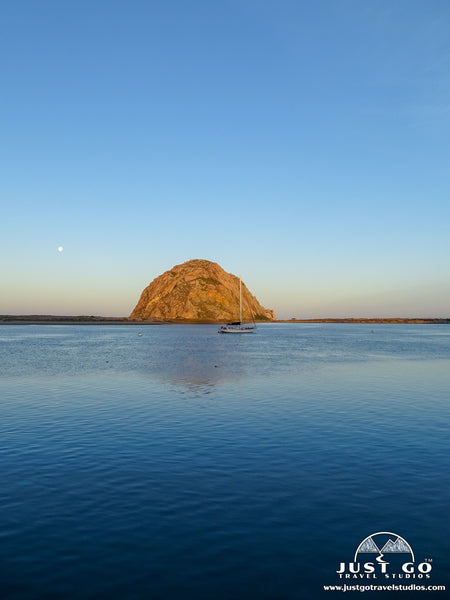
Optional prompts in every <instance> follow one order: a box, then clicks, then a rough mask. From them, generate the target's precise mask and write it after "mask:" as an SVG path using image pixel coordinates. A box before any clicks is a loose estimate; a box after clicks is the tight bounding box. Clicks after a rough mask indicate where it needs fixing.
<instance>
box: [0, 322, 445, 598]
mask: <svg viewBox="0 0 450 600" xmlns="http://www.w3.org/2000/svg"><path fill="white" fill-rule="evenodd" d="M449 391H450V327H449V326H448V325H384V324H383V325H381V324H378V325H367V324H263V325H260V326H258V328H257V331H256V332H255V333H254V334H251V335H218V334H217V326H214V325H155V326H144V325H3V326H0V598H5V599H13V600H22V599H24V600H29V599H35V598H36V599H38V598H39V599H40V598H42V599H69V600H70V599H74V600H78V599H80V600H81V599H91V598H92V599H96V598H105V599H111V600H116V599H117V600H118V599H139V600H141V599H142V600H144V599H145V600H147V599H150V600H152V599H155V600H159V599H164V600H165V599H167V600H172V599H174V600H179V599H180V600H181V599H182V600H184V599H193V600H197V599H198V600H204V599H205V600H209V599H211V600H215V599H227V600H228V599H236V600H241V599H242V600H245V599H250V600H253V599H258V600H266V599H274V600H276V599H280V600H285V599H286V600H291V599H300V600H309V599H314V598H333V597H336V595H337V597H339V596H340V594H341V593H342V591H338V590H331V589H325V587H326V586H339V585H343V584H344V583H345V584H346V585H347V586H351V585H355V584H360V585H365V586H370V585H375V584H376V585H385V586H387V585H389V584H402V585H405V586H406V585H410V586H417V588H416V589H414V588H413V587H410V590H409V591H404V592H398V593H399V594H400V597H404V598H416V597H417V598H427V597H430V598H431V597H432V598H446V597H450V591H449V590H450V577H449V573H450V531H449V506H450V469H449V463H450V458H449V457H450V442H449V431H450V428H449V423H450V402H449V395H450V394H449ZM377 532H387V533H388V534H389V535H390V537H391V538H392V537H393V536H392V535H391V533H392V534H395V535H397V536H401V538H402V539H404V540H406V541H407V542H408V544H409V545H410V547H411V548H412V549H413V551H414V561H411V562H413V566H412V567H411V568H412V569H413V572H411V573H409V574H406V573H404V572H403V571H401V570H398V569H397V570H394V571H392V570H389V569H388V570H387V574H388V575H389V577H386V574H383V573H382V572H380V569H379V567H380V564H378V563H377V562H376V556H377V554H374V555H370V554H366V555H365V556H364V561H372V562H373V563H374V565H375V567H376V572H375V577H372V576H371V575H372V574H371V573H364V572H363V569H362V567H361V571H360V573H359V574H357V575H356V576H355V574H354V573H349V568H350V567H349V563H352V562H353V561H354V556H355V551H356V549H357V548H358V545H359V544H360V543H361V542H362V540H364V539H365V538H366V537H367V536H370V535H372V534H375V533H377ZM386 535H387V534H386ZM374 539H375V538H374ZM395 539H396V538H395V537H393V541H395ZM391 556H392V555H391ZM384 557H385V559H386V557H387V555H386V554H385V555H384ZM405 557H406V555H405V556H404V558H405ZM388 558H389V557H388ZM408 560H409V559H408ZM364 561H361V562H364ZM342 563H344V564H345V571H346V574H345V575H343V577H344V578H343V577H340V576H339V574H338V573H337V571H338V570H340V568H341V564H342ZM423 565H428V566H423ZM419 569H420V570H419ZM353 570H356V568H355V567H353ZM421 571H423V572H421ZM346 575H348V577H346ZM360 575H363V577H361V576H360ZM407 575H409V576H407ZM345 577H346V578H345ZM419 586H436V587H443V586H446V587H447V591H443V590H440V591H437V590H433V591H431V588H428V589H425V590H419V589H418V587H419ZM361 591H362V590H359V591H354V592H353V591H351V590H349V591H348V592H347V594H350V595H354V596H356V595H358V594H360V592H361ZM365 593H366V594H369V596H370V597H375V598H385V597H386V598H393V597H394V595H395V594H393V593H392V590H387V589H386V590H384V591H382V590H380V589H379V590H377V591H371V590H369V589H367V590H365Z"/></svg>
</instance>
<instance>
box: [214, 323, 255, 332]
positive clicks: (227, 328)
mask: <svg viewBox="0 0 450 600" xmlns="http://www.w3.org/2000/svg"><path fill="white" fill-rule="evenodd" d="M254 331H255V327H253V326H252V325H249V326H245V325H222V327H221V328H220V329H219V333H253V332H254Z"/></svg>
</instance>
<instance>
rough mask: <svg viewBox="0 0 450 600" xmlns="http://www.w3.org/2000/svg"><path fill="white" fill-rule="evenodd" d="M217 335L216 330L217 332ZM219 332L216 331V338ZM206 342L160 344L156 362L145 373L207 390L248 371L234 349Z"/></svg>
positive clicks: (239, 376)
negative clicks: (204, 344) (219, 349)
mask: <svg viewBox="0 0 450 600" xmlns="http://www.w3.org/2000/svg"><path fill="white" fill-rule="evenodd" d="M216 335H217V334H216ZM220 337H221V336H218V335H217V338H220ZM216 350H217V348H214V347H212V346H211V345H208V346H207V347H205V348H199V347H198V346H197V347H195V348H193V347H188V346H184V347H183V346H181V347H175V348H172V347H166V348H159V351H158V357H157V361H156V362H152V363H150V364H148V370H147V373H148V374H150V375H151V376H152V377H154V378H156V379H158V380H159V381H163V382H166V383H172V384H175V385H177V386H183V387H186V388H189V389H196V390H199V389H202V390H204V391H203V393H210V392H211V391H212V389H213V388H214V387H215V386H216V385H218V384H219V383H221V382H225V381H237V380H239V379H242V378H245V377H246V376H247V374H248V365H247V363H246V361H245V360H242V356H240V354H239V353H236V352H229V351H227V352H225V353H224V352H216Z"/></svg>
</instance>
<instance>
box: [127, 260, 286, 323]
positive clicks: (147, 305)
mask: <svg viewBox="0 0 450 600" xmlns="http://www.w3.org/2000/svg"><path fill="white" fill-rule="evenodd" d="M242 317H243V320H244V321H245V320H251V319H252V317H253V319H254V320H255V321H274V320H276V319H275V313H274V311H273V310H268V309H266V308H264V307H263V306H261V304H260V303H259V302H258V300H257V299H256V298H255V297H254V296H252V294H251V293H250V292H249V291H248V289H247V287H246V286H245V284H244V282H242ZM130 319H133V320H136V321H191V322H192V321H194V322H195V321H197V322H211V323H219V322H223V321H237V320H239V278H238V277H236V275H232V274H231V273H227V272H226V271H224V270H223V269H222V267H221V266H219V265H218V264H217V263H214V262H210V261H209V260H202V259H195V260H188V261H187V262H185V263H183V264H181V265H176V266H175V267H173V268H172V269H171V270H170V271H166V272H165V273H163V274H162V275H160V276H159V277H157V278H156V279H154V280H153V281H152V282H151V284H150V285H149V286H147V287H146V288H145V290H144V291H143V292H142V294H141V297H140V299H139V302H138V303H137V305H136V307H135V309H134V310H133V312H132V313H131V315H130Z"/></svg>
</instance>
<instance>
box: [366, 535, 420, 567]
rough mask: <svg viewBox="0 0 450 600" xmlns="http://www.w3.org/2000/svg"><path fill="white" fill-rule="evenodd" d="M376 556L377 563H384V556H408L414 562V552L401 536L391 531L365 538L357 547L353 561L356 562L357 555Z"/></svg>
mask: <svg viewBox="0 0 450 600" xmlns="http://www.w3.org/2000/svg"><path fill="white" fill-rule="evenodd" d="M371 553H373V554H378V555H379V556H378V557H377V558H376V559H375V560H376V561H377V562H378V563H384V562H386V561H385V560H384V559H383V557H384V555H385V554H409V555H410V556H411V561H412V562H414V552H413V549H412V548H411V546H410V545H409V544H408V542H407V541H406V540H405V538H403V537H402V536H401V535H398V534H396V533H392V531H378V532H377V533H372V535H369V536H367V537H366V538H365V539H364V540H363V541H362V542H361V543H360V544H359V546H358V548H357V549H356V552H355V558H354V561H355V562H357V560H358V554H371Z"/></svg>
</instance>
